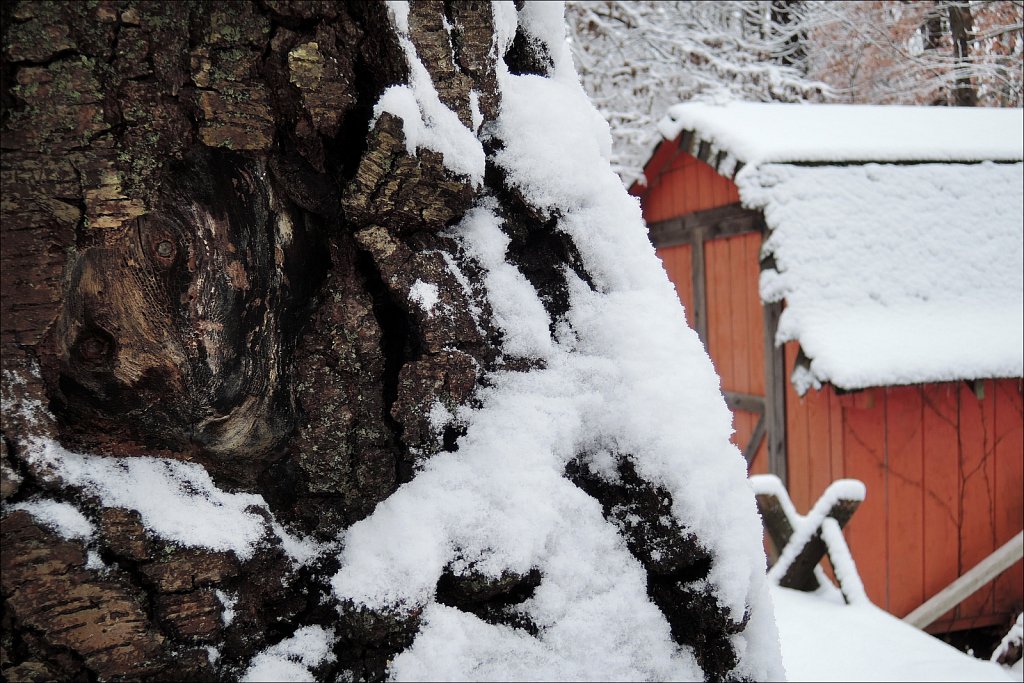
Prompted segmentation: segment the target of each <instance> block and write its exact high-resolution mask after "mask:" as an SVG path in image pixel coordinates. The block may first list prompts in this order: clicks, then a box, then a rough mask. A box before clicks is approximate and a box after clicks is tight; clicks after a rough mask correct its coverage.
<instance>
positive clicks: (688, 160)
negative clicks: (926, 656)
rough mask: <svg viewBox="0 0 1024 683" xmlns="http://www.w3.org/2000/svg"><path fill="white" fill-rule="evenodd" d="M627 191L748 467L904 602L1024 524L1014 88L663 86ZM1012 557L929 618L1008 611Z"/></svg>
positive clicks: (1022, 149)
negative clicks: (889, 102) (833, 495)
mask: <svg viewBox="0 0 1024 683" xmlns="http://www.w3.org/2000/svg"><path fill="white" fill-rule="evenodd" d="M659 128H660V131H661V133H662V135H663V137H664V138H665V139H664V141H663V142H662V143H661V144H660V145H659V146H658V147H657V149H656V150H655V152H654V154H653V155H652V157H651V158H650V160H649V162H648V163H647V165H646V167H645V169H644V176H645V180H646V183H645V184H642V183H636V184H634V186H633V188H632V192H633V193H634V194H635V195H637V196H638V197H639V198H640V200H641V203H642V206H643V211H644V217H645V219H646V221H647V224H648V228H649V231H650V236H651V240H652V242H653V243H654V246H655V247H656V248H657V251H658V254H659V255H660V257H661V259H662V262H663V264H664V266H665V270H666V271H667V272H668V274H669V277H670V278H671V280H672V281H673V282H674V283H675V286H676V290H677V292H678V293H679V297H680V299H681V300H682V302H683V305H684V308H685V310H686V315H687V319H688V321H689V323H690V325H691V326H693V327H694V328H695V329H696V330H697V331H698V333H699V334H700V337H701V339H702V340H703V341H704V344H705V346H706V348H707V350H708V352H709V354H710V355H711V358H712V360H713V361H714V364H715V367H716V368H717V370H718V372H719V374H720V376H721V378H722V389H723V392H724V394H725V396H726V400H727V402H728V403H729V404H730V406H731V407H732V408H733V411H734V416H735V422H734V425H735V430H736V431H735V435H734V440H735V443H736V444H737V446H739V447H740V448H741V449H743V451H744V454H745V455H746V457H747V460H748V462H749V463H750V471H751V473H764V472H772V473H774V474H777V475H779V476H780V477H781V478H782V479H783V481H784V482H786V483H787V486H788V488H789V491H790V495H791V497H792V499H793V501H794V503H795V504H796V506H797V508H798V509H800V510H801V511H806V510H807V509H809V508H810V507H811V506H812V505H813V503H814V501H815V499H816V498H817V496H818V495H820V494H821V492H822V491H823V489H824V488H825V487H826V486H827V484H828V483H829V482H831V481H833V480H835V479H838V478H842V477H852V478H856V479H860V480H862V481H863V482H864V483H865V484H866V485H867V490H868V494H867V499H866V500H865V502H864V504H863V505H861V507H860V510H859V511H858V512H857V514H856V515H854V517H853V519H852V521H851V522H850V524H849V526H848V527H847V538H848V540H849V543H850V547H851V549H852V551H853V554H854V558H855V559H856V561H857V563H858V567H859V568H860V572H861V576H862V578H863V581H864V585H865V587H866V589H867V592H868V595H869V597H870V598H871V599H872V600H873V601H874V602H875V603H876V604H877V605H879V606H881V607H883V608H885V609H887V610H889V611H890V612H892V613H893V614H896V615H897V616H904V615H906V614H907V613H908V612H910V611H911V610H913V609H914V608H915V607H917V606H919V605H920V604H921V603H922V602H923V601H925V600H926V599H928V598H929V597H931V596H932V595H934V594H935V593H937V592H938V591H940V590H941V589H942V588H944V587H945V586H947V585H948V584H949V583H950V582H952V581H953V580H954V579H956V578H957V576H958V575H961V574H962V573H963V572H965V571H967V570H969V569H970V568H971V567H973V566H974V565H975V564H977V563H978V562H979V561H980V560H982V559H983V558H985V557H987V556H988V555H989V554H990V553H992V552H993V551H994V550H995V549H996V548H998V547H999V546H1000V545H1002V544H1003V543H1005V542H1007V541H1008V540H1010V539H1011V538H1012V537H1013V536H1014V535H1015V534H1017V532H1019V531H1020V530H1021V527H1022V525H1024V512H1022V498H1024V495H1022V489H1024V482H1022V465H1024V409H1022V380H1021V377H1022V376H1024V218H1022V216H1024V164H1022V163H1021V161H1022V159H1024V116H1022V113H1021V110H1019V109H1016V110H993V109H956V108H942V107H875V106H843V105H787V104H752V103H731V104H728V105H722V106H716V105H705V104H697V103H694V104H684V105H678V106H676V107H673V108H672V110H671V111H670V114H669V116H668V117H666V118H665V119H664V120H663V121H662V122H661V124H660V126H659ZM1022 583H1024V576H1022V568H1021V563H1020V562H1017V563H1016V564H1015V565H1014V566H1013V567H1012V568H1011V569H1010V570H1009V571H1006V572H1004V573H1003V574H1002V575H1001V576H1000V577H999V578H998V579H997V580H996V581H994V582H992V583H990V584H989V585H988V586H986V587H985V588H984V589H982V590H981V591H980V592H978V593H976V594H975V595H974V596H973V597H971V598H969V599H968V600H967V601H965V602H964V603H962V604H961V605H960V606H959V607H958V608H957V609H955V610H953V611H951V612H950V613H948V614H946V615H945V616H943V617H942V618H941V619H940V620H939V621H937V622H935V623H934V624H933V625H932V627H930V628H929V630H932V631H953V630H960V629H966V628H975V627H981V626H985V625H993V624H1001V623H1003V622H1006V621H1008V620H1009V619H1010V618H1012V617H1015V616H1016V614H1017V613H1018V612H1019V611H1020V610H1021V601H1022Z"/></svg>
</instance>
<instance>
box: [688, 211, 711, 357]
mask: <svg viewBox="0 0 1024 683" xmlns="http://www.w3.org/2000/svg"><path fill="white" fill-rule="evenodd" d="M692 240H693V241H692V244H693V249H691V250H690V258H691V268H690V270H691V272H692V273H693V322H694V327H695V328H696V329H697V335H698V336H699V337H700V340H701V341H702V342H704V347H705V348H707V345H708V301H707V279H706V277H705V275H704V228H703V227H697V228H695V229H694V231H693V236H692Z"/></svg>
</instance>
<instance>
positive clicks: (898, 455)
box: [884, 386, 925, 617]
mask: <svg viewBox="0 0 1024 683" xmlns="http://www.w3.org/2000/svg"><path fill="white" fill-rule="evenodd" d="M885 393H886V400H885V408H886V412H885V424H886V431H885V448H886V454H887V458H888V469H889V471H888V477H887V480H886V485H887V488H886V491H885V494H884V495H885V496H886V500H887V503H888V512H887V517H888V533H887V536H888V541H889V552H888V555H889V558H890V560H889V562H890V571H889V605H888V609H889V611H890V612H892V613H893V614H895V615H896V616H898V617H903V616H906V615H907V614H909V613H910V612H911V610H913V609H914V608H915V607H917V606H918V605H920V604H921V603H922V602H924V600H925V595H924V545H923V544H924V541H923V535H924V518H923V517H924V500H923V495H922V493H923V490H922V478H923V474H924V473H923V465H924V458H923V447H924V446H923V434H922V432H921V423H922V420H923V414H922V400H921V387H920V386H909V387H887V388H886V389H885Z"/></svg>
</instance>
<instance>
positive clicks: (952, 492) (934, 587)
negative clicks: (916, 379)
mask: <svg viewBox="0 0 1024 683" xmlns="http://www.w3.org/2000/svg"><path fill="white" fill-rule="evenodd" d="M922 396H923V403H924V411H923V415H922V422H921V428H922V431H923V432H924V438H923V451H924V457H925V460H926V463H927V466H926V467H925V468H924V473H923V480H924V481H923V488H924V586H923V592H924V596H925V599H928V598H929V597H931V596H933V595H935V594H936V593H938V592H939V591H940V590H942V589H943V588H945V587H946V586H948V585H949V584H950V583H952V582H953V581H954V580H956V577H957V576H959V574H960V448H959V446H958V444H957V430H958V428H959V417H958V415H957V413H958V410H959V408H958V407H959V403H960V401H959V387H958V386H957V385H956V384H955V383H952V382H947V383H944V384H926V385H924V387H923V388H922ZM953 617H954V612H953V611H952V610H950V612H949V613H948V614H947V615H946V616H944V617H942V618H941V619H940V621H941V620H945V619H948V620H952V619H953Z"/></svg>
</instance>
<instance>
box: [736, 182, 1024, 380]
mask: <svg viewBox="0 0 1024 683" xmlns="http://www.w3.org/2000/svg"><path fill="white" fill-rule="evenodd" d="M736 183H737V185H738V186H739V189H740V196H741V197H742V199H743V202H744V204H745V205H747V206H750V207H752V208H757V209H763V210H764V215H765V220H766V222H767V223H768V226H769V227H770V228H771V230H772V232H771V234H770V236H769V237H768V239H767V240H766V242H765V245H764V250H765V252H766V253H768V254H772V255H773V256H774V257H775V263H776V269H775V270H766V271H764V272H763V273H762V274H761V283H760V289H761V298H762V299H764V300H765V301H778V300H780V299H783V298H785V300H786V308H785V310H784V311H783V313H782V317H781V319H780V321H779V330H778V336H777V338H776V341H778V342H783V341H788V340H798V341H799V342H800V345H801V347H802V348H803V350H804V352H805V353H806V355H807V356H808V357H810V358H811V365H810V375H809V376H806V375H805V376H803V377H799V376H798V377H796V378H795V379H796V380H798V381H797V382H796V383H797V385H798V386H797V389H798V390H800V391H804V390H806V389H807V388H808V387H809V386H815V385H818V384H819V383H821V382H831V383H833V384H835V385H836V386H839V387H843V388H847V389H855V388H861V387H867V386H876V385H888V384H913V383H918V382H936V381H945V380H957V379H973V378H985V377H1021V376H1024V164H1020V163H1016V164H994V163H991V162H985V163H980V164H916V165H899V166H897V165H878V164H865V165H854V166H791V165H782V164H765V165H762V166H760V167H757V168H749V167H748V168H745V169H743V171H741V172H740V174H739V175H738V176H737V178H736Z"/></svg>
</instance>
